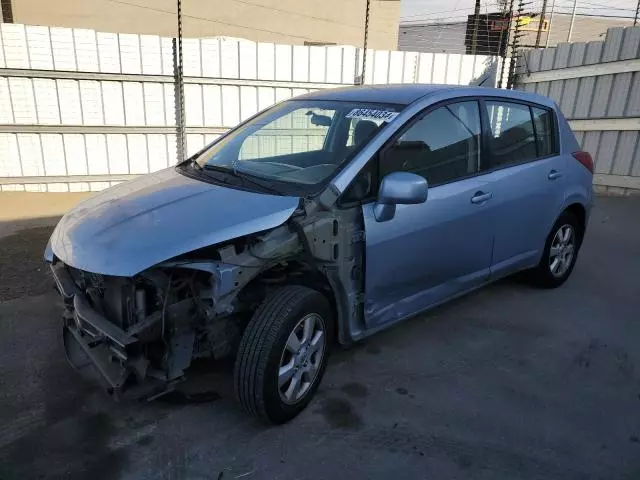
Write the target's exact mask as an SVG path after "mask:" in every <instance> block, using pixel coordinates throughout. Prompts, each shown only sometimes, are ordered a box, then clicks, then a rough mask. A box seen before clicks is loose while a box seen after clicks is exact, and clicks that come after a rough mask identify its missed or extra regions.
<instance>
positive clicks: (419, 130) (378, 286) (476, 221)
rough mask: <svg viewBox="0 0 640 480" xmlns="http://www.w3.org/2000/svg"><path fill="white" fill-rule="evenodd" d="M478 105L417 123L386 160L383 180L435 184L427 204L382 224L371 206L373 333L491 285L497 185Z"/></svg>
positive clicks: (368, 293)
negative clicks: (483, 156)
mask: <svg viewBox="0 0 640 480" xmlns="http://www.w3.org/2000/svg"><path fill="white" fill-rule="evenodd" d="M480 137H481V123H480V111H479V106H478V102H476V101H465V102H458V103H451V104H447V105H444V106H439V107H438V108H435V109H431V110H430V111H428V112H427V113H426V114H425V115H424V116H423V117H422V118H419V119H418V120H417V121H414V122H413V123H412V124H410V125H409V126H408V128H407V129H405V130H404V132H403V133H401V134H400V136H399V137H398V138H397V139H396V140H395V141H394V143H393V144H391V145H390V146H389V147H387V149H386V150H384V151H382V152H381V153H380V155H379V160H378V161H379V172H380V179H382V178H384V176H385V175H386V174H389V173H392V172H395V171H407V172H412V173H416V174H418V175H421V176H423V177H425V178H426V179H427V182H428V183H429V192H428V198H427V200H426V202H424V203H421V204H417V205H397V206H396V212H395V215H394V216H393V218H391V219H390V220H388V221H384V222H380V221H378V220H376V216H375V214H374V208H375V205H376V203H375V202H371V203H368V204H365V205H363V207H362V208H363V216H364V224H365V231H366V261H365V263H366V273H365V301H364V316H365V322H366V325H367V328H368V329H376V328H380V327H382V326H384V325H387V324H390V323H393V322H396V321H399V320H402V319H404V318H406V317H409V316H411V315H414V314H416V313H419V312H420V311H422V310H424V309H425V308H428V307H430V306H433V305H435V304H437V303H440V302H442V301H444V300H446V299H448V298H450V297H452V296H455V295H457V294H460V293H462V292H465V291H467V290H470V289H472V288H474V287H477V286H479V285H480V284H482V283H484V282H485V281H486V280H487V279H488V276H489V268H490V264H491V251H492V243H493V223H494V222H493V219H492V215H491V212H492V208H491V199H490V196H491V194H490V189H489V186H490V185H489V184H488V182H487V181H486V179H485V178H484V177H483V176H482V175H479V171H480V169H479V166H480Z"/></svg>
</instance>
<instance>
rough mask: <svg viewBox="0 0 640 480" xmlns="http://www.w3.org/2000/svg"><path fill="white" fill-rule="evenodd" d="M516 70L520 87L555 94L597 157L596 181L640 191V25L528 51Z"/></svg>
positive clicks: (607, 186)
mask: <svg viewBox="0 0 640 480" xmlns="http://www.w3.org/2000/svg"><path fill="white" fill-rule="evenodd" d="M518 71H519V73H520V74H519V79H518V88H521V89H524V90H526V91H530V92H536V93H539V94H541V95H546V96H548V97H551V98H552V99H553V100H555V101H556V102H557V103H558V105H559V106H560V108H561V110H562V112H563V113H564V115H565V116H566V117H567V118H568V119H569V120H570V123H571V126H572V128H573V130H574V131H575V133H576V137H577V139H578V141H579V142H580V144H581V145H582V148H583V149H584V150H587V151H589V152H590V153H591V154H592V155H593V157H594V160H595V171H596V176H595V177H594V183H595V184H596V185H598V186H599V187H600V189H601V190H605V191H610V192H612V193H640V27H628V28H610V29H609V30H608V31H607V35H606V38H605V41H604V42H588V43H562V44H559V45H558V46H557V47H556V48H548V49H544V50H534V51H529V52H526V53H525V55H524V56H523V59H522V61H521V62H520V65H519V68H518Z"/></svg>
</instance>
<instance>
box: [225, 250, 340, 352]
mask: <svg viewBox="0 0 640 480" xmlns="http://www.w3.org/2000/svg"><path fill="white" fill-rule="evenodd" d="M283 263H286V267H283V265H282V264H283ZM274 274H278V275H277V276H278V277H279V278H275V279H274V277H276V275H274ZM282 277H284V278H282ZM265 281H266V282H267V284H270V285H271V286H278V285H280V286H284V285H302V286H305V287H308V288H311V289H313V290H316V291H318V292H319V293H321V294H322V295H324V296H325V298H326V299H327V301H328V302H329V305H330V307H331V312H332V314H333V318H332V319H331V320H332V326H333V331H334V332H335V334H336V339H337V340H338V341H339V342H340V343H341V344H348V343H350V342H351V335H350V334H349V328H348V315H347V312H348V309H347V308H346V305H347V295H346V292H344V289H343V288H342V287H341V286H340V282H339V279H338V278H335V279H334V276H333V275H332V273H331V271H329V270H325V269H321V268H318V266H317V265H316V264H315V263H312V262H309V261H308V260H307V259H306V258H304V256H296V257H293V258H290V259H287V260H286V262H280V263H278V264H275V265H274V264H272V265H270V266H269V267H267V268H265V269H263V270H261V271H260V272H259V273H257V274H256V275H255V276H254V277H253V278H252V279H251V280H250V281H249V282H248V283H246V284H245V285H244V286H243V287H242V288H241V289H240V290H239V291H238V293H237V295H236V297H242V296H243V295H247V294H249V293H250V292H252V291H253V292H255V291H258V292H260V290H259V288H258V287H259V285H261V284H264V282H265ZM260 295H261V297H262V298H260V301H262V300H264V298H266V297H267V295H268V293H267V290H264V291H263V292H260Z"/></svg>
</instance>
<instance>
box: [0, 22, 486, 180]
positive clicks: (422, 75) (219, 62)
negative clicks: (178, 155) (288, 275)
mask: <svg viewBox="0 0 640 480" xmlns="http://www.w3.org/2000/svg"><path fill="white" fill-rule="evenodd" d="M171 40H172V39H171V38H166V37H159V36H155V35H134V34H117V33H108V32H96V31H93V30H87V29H71V28H62V27H39V26H24V25H19V24H0V105H1V106H2V107H1V108H0V188H1V189H2V190H28V191H70V190H74V191H75V190H80V191H84V190H99V189H102V188H105V187H107V186H109V185H112V184H115V183H117V182H119V181H124V180H127V179H129V178H131V176H132V175H136V174H143V173H147V172H153V171H156V170H159V169H162V168H166V167H167V166H169V165H171V164H173V163H174V159H175V151H176V135H175V98H174V97H175V93H174V88H173V81H174V79H173V56H172V45H171ZM367 55H368V60H367V71H366V75H365V83H368V84H371V83H415V82H424V83H431V82H433V83H449V84H469V83H471V82H473V81H474V80H476V79H477V78H479V77H480V76H482V75H483V74H484V73H486V72H487V71H489V69H490V68H491V66H492V65H493V64H494V62H495V61H496V59H495V58H493V57H485V56H469V55H458V54H419V53H416V52H396V51H374V50H369V51H368V53H367ZM362 58H363V52H362V49H358V48H356V47H350V46H328V47H316V46H298V45H296V46H292V45H277V44H273V43H256V42H252V41H249V40H242V39H235V38H226V37H225V38H188V39H185V40H184V42H183V62H184V64H183V65H184V76H185V78H184V82H185V86H184V91H185V117H186V150H187V154H191V153H194V152H195V151H197V150H199V149H200V148H202V147H203V146H204V145H206V144H208V143H210V142H212V141H213V140H215V139H216V138H217V137H218V136H219V135H220V134H221V133H222V132H224V131H226V130H227V129H228V128H230V127H233V126H235V125H236V124H237V123H239V122H240V121H241V120H244V119H246V118H248V117H250V116H252V115H254V114H255V113H256V112H258V111H260V110H262V109H264V108H267V107H269V106H271V105H273V104H274V103H275V102H278V101H281V100H284V99H287V98H290V97H292V96H295V95H300V94H302V93H307V92H309V91H312V90H317V89H320V88H331V87H335V86H343V85H353V83H354V81H355V79H356V75H358V74H359V73H360V71H361V68H362ZM260 141H261V142H262V144H264V145H262V144H261V145H262V146H261V147H260V148H265V149H269V148H278V150H279V151H280V150H281V149H282V148H287V147H286V146H282V145H280V146H275V145H271V144H268V142H269V141H270V140H269V139H267V138H265V139H260ZM307 141H310V140H309V139H304V138H299V136H295V135H292V137H291V140H290V142H291V148H296V147H295V145H296V142H298V143H300V142H307ZM312 141H315V139H312ZM65 180H66V181H65Z"/></svg>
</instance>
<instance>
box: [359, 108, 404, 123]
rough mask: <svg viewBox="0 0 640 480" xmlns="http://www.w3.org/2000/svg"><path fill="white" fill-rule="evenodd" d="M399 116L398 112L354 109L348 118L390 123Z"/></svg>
mask: <svg viewBox="0 0 640 480" xmlns="http://www.w3.org/2000/svg"><path fill="white" fill-rule="evenodd" d="M397 116H398V112H392V111H391V110H373V109H370V108H354V109H353V110H351V111H350V112H349V113H348V114H347V118H360V119H363V120H382V121H383V122H390V121H391V120H393V119H394V118H396V117H397Z"/></svg>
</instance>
